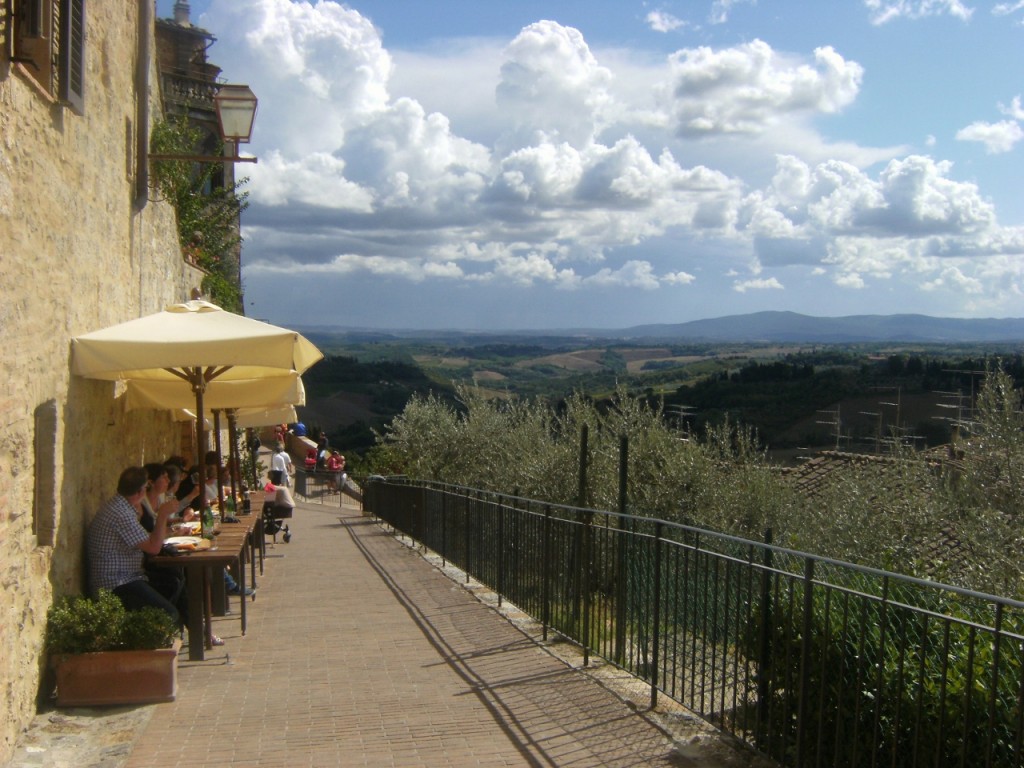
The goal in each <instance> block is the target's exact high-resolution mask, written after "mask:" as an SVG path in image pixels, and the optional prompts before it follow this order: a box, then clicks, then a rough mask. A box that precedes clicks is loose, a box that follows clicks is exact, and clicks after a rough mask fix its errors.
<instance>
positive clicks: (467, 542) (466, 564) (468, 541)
mask: <svg viewBox="0 0 1024 768" xmlns="http://www.w3.org/2000/svg"><path fill="white" fill-rule="evenodd" d="M465 499H466V503H465V504H464V505H463V508H464V509H465V510H466V512H465V515H464V516H463V519H462V538H463V541H462V545H463V547H464V552H465V554H464V556H463V560H462V570H463V572H464V573H465V574H466V583H467V584H469V572H470V570H471V566H470V559H469V558H470V557H472V554H473V542H472V537H471V532H472V521H473V512H472V509H471V508H472V502H473V496H472V495H471V494H466V497H465Z"/></svg>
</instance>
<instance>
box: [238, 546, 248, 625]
mask: <svg viewBox="0 0 1024 768" xmlns="http://www.w3.org/2000/svg"><path fill="white" fill-rule="evenodd" d="M246 602H248V601H247V600H246V599H245V547H244V546H243V547H242V551H241V552H240V553H239V555H238V604H239V605H240V606H242V636H243V637H245V604H246Z"/></svg>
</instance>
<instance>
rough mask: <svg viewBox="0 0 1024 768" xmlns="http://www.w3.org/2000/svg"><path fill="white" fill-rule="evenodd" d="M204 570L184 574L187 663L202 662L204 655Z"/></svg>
mask: <svg viewBox="0 0 1024 768" xmlns="http://www.w3.org/2000/svg"><path fill="white" fill-rule="evenodd" d="M204 570H205V569H204V568H202V567H199V568H188V569H186V573H185V589H186V590H187V592H186V597H187V600H188V658H189V661H202V660H203V659H204V658H205V657H206V655H205V653H204V649H205V643H204V640H205V630H204V626H205V624H204V621H203V619H204V611H205V607H204V603H205V601H204V600H203V581H204V578H203V571H204Z"/></svg>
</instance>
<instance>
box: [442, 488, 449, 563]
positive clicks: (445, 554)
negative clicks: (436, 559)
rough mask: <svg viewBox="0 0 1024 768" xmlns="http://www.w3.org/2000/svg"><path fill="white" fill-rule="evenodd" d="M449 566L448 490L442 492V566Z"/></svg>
mask: <svg viewBox="0 0 1024 768" xmlns="http://www.w3.org/2000/svg"><path fill="white" fill-rule="evenodd" d="M447 566H448V491H447V490H444V491H442V493H441V567H442V568H446V567H447Z"/></svg>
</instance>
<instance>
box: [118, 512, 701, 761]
mask: <svg viewBox="0 0 1024 768" xmlns="http://www.w3.org/2000/svg"><path fill="white" fill-rule="evenodd" d="M291 528H292V530H293V532H294V538H293V539H292V541H291V543H290V544H283V543H279V544H277V546H276V547H275V548H274V549H271V550H268V552H269V554H270V558H269V559H268V560H267V564H266V574H265V575H264V576H263V577H261V578H260V579H259V582H258V583H259V590H258V592H257V600H256V601H255V602H254V603H251V604H250V606H251V610H250V611H249V631H248V633H247V635H246V636H245V637H241V635H240V628H239V623H238V619H237V606H236V615H235V616H228V617H224V618H223V619H218V620H217V626H216V631H217V633H218V634H219V635H220V636H221V637H223V638H224V639H225V640H226V645H225V646H223V647H222V648H215V649H214V652H213V653H212V654H211V655H209V656H208V658H207V660H206V661H204V662H189V661H188V660H187V658H186V657H183V658H182V659H181V661H180V665H179V692H178V698H177V701H175V702H173V703H170V704H161V705H158V706H157V707H156V708H155V711H154V713H153V715H152V717H151V718H150V720H149V723H148V725H147V726H146V727H145V730H144V731H143V733H142V734H141V736H140V737H139V738H138V741H137V742H136V744H135V747H134V750H133V752H132V754H131V756H130V757H129V759H128V761H127V765H129V766H138V767H140V768H141V767H145V768H149V766H153V765H159V766H161V768H173V766H182V767H183V768H184V766H188V767H189V768H192V766H196V765H215V766H335V765H337V766H446V765H447V766H520V765H522V766H579V768H592V767H594V766H659V765H660V766H670V765H676V766H680V765H693V764H694V763H692V762H690V760H689V759H687V758H683V757H681V756H680V755H679V754H678V753H677V752H675V751H674V750H673V746H672V744H671V742H670V741H669V740H668V739H667V738H666V737H665V735H664V734H663V733H662V732H661V731H660V730H658V729H657V728H655V727H654V726H653V725H652V724H651V723H650V722H648V720H646V719H645V718H644V717H642V716H641V715H639V714H637V713H636V712H635V711H634V710H633V709H632V708H630V707H629V706H627V704H626V703H625V702H624V701H623V700H622V699H620V698H619V697H618V696H616V695H615V694H613V693H612V692H610V691H609V690H608V689H607V688H605V687H604V686H602V685H600V684H599V683H597V682H596V681H595V680H593V679H591V678H590V677H588V676H586V675H583V674H581V673H579V672H578V671H574V670H573V669H571V668H569V667H568V666H566V665H565V664H564V663H563V662H561V661H559V660H558V659H557V658H555V657H554V656H552V655H551V654H550V653H549V652H547V651H546V650H544V649H543V648H541V647H539V646H538V645H537V644H536V643H535V642H534V641H533V640H531V639H530V638H529V637H528V636H526V635H525V634H523V633H522V632H521V631H520V630H518V629H517V628H516V627H515V626H513V625H512V624H511V623H509V622H508V621H507V620H506V619H504V618H503V617H501V616H499V615H498V614H497V613H495V611H494V610H492V609H491V608H489V607H488V606H486V605H484V604H483V603H481V602H479V601H477V600H476V599H475V598H474V597H473V595H472V594H470V593H469V592H468V591H467V590H466V589H464V588H463V587H462V586H460V585H458V584H455V583H453V582H452V581H451V580H450V579H449V578H447V577H446V576H445V575H444V574H442V573H440V572H439V571H438V570H437V569H436V568H434V567H433V566H432V565H431V564H430V563H429V562H427V561H426V560H424V559H423V558H422V557H421V556H420V555H419V554H418V553H416V552H415V551H413V550H411V549H409V548H408V547H406V546H404V545H403V544H401V543H399V542H398V541H396V540H395V539H394V538H393V537H391V536H390V535H389V534H387V533H386V532H385V531H383V530H382V529H381V528H380V527H379V526H378V525H376V524H375V523H374V522H372V521H371V520H370V519H369V518H366V517H363V516H362V515H361V514H360V513H359V511H358V510H355V509H351V508H348V507H345V508H342V509H340V510H339V508H338V507H337V506H327V505H325V506H320V505H317V504H300V508H299V509H297V510H296V513H295V518H294V519H293V522H292V525H291Z"/></svg>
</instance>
